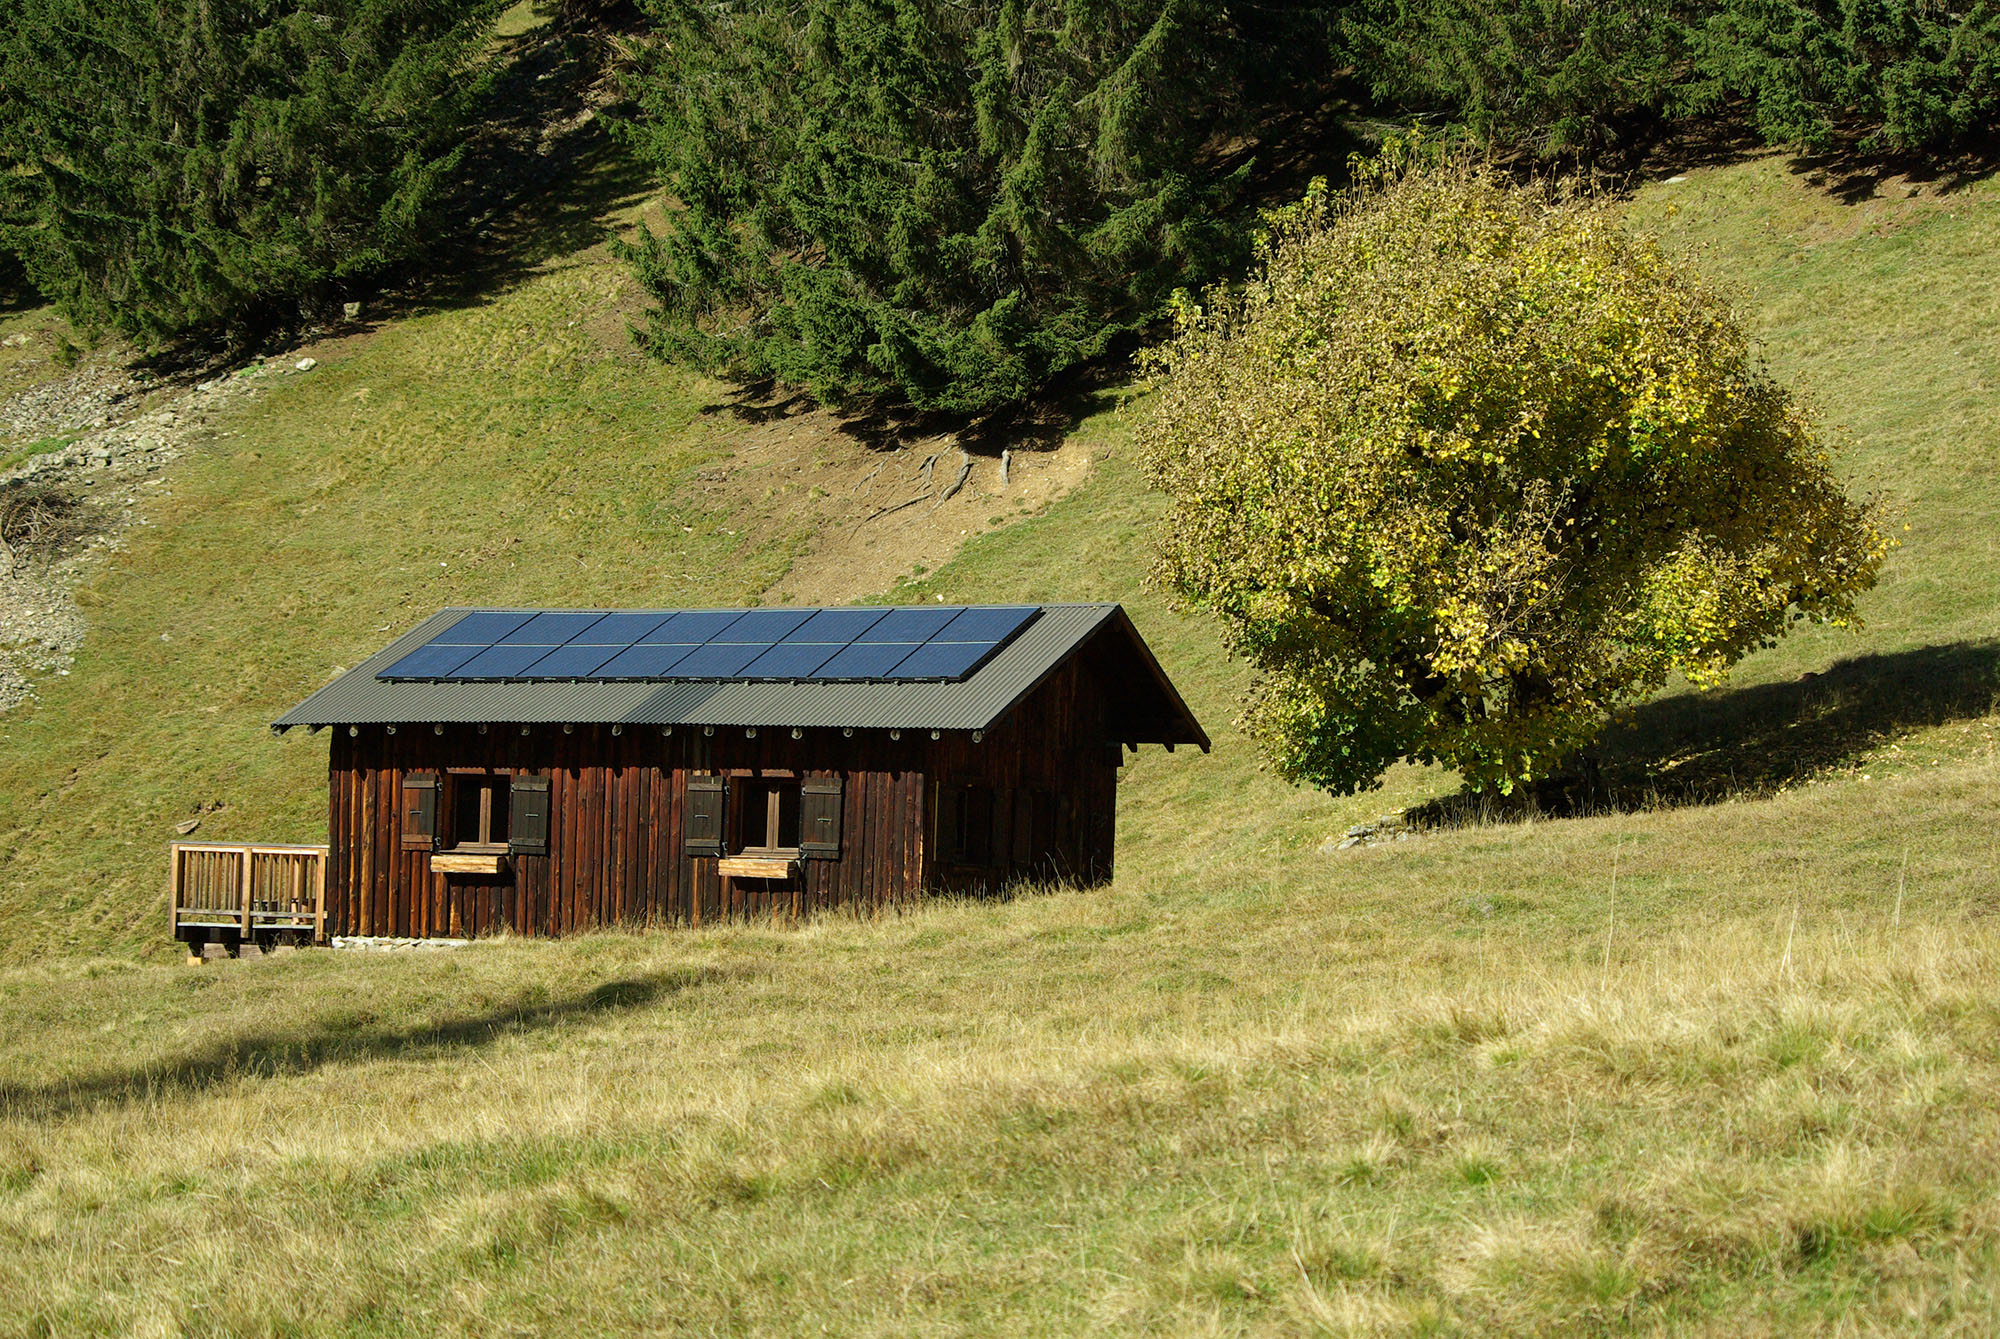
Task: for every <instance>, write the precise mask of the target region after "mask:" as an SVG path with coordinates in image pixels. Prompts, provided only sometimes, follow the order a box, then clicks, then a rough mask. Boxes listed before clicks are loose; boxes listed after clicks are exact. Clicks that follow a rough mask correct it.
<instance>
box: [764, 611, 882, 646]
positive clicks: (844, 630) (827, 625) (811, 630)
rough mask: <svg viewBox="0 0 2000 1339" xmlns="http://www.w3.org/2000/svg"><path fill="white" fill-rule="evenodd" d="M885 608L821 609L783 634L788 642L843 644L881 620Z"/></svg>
mask: <svg viewBox="0 0 2000 1339" xmlns="http://www.w3.org/2000/svg"><path fill="white" fill-rule="evenodd" d="M888 612H889V611H888V610H886V609H822V610H820V611H819V612H818V613H815V614H814V615H813V616H812V617H811V618H809V619H807V620H806V621H805V622H803V623H801V624H799V625H798V626H797V627H796V628H793V629H792V630H791V631H790V632H788V633H786V634H785V640H786V641H788V642H830V643H832V644H834V645H837V646H845V645H847V644H848V643H849V642H851V641H853V640H854V639H855V638H856V637H859V636H860V635H861V634H862V633H864V632H866V631H868V629H870V628H872V627H874V626H875V625H876V624H877V623H880V622H881V621H882V618H883V616H884V615H885V614H887V613H888Z"/></svg>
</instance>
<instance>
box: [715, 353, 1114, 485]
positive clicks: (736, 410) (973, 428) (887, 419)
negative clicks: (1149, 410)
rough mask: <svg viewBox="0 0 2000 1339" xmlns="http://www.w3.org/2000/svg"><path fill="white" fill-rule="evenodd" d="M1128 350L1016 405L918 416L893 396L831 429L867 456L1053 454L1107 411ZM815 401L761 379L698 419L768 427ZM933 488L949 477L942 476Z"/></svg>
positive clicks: (850, 408) (854, 409) (844, 416)
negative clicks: (950, 442) (943, 443)
mask: <svg viewBox="0 0 2000 1339" xmlns="http://www.w3.org/2000/svg"><path fill="white" fill-rule="evenodd" d="M1131 371H1132V369H1131V361H1130V351H1129V350H1128V351H1126V352H1125V353H1124V354H1123V355H1121V356H1119V357H1116V358H1113V357H1109V356H1107V357H1105V358H1102V359H1098V360H1095V361H1092V362H1089V363H1084V364H1080V365H1078V366H1077V367H1073V368H1071V369H1069V370H1068V371H1066V372H1064V373H1062V374H1061V375H1060V376H1058V377H1057V378H1056V379H1055V380H1054V381H1053V382H1051V383H1050V385H1049V386H1048V387H1047V388H1046V389H1045V390H1042V391H1039V392H1037V393H1036V394H1034V395H1031V396H1029V397H1028V398H1026V399H1024V400H1022V401H1021V402H1019V403H1017V404H1011V405H1004V406H1002V407H1001V408H999V409H996V410H994V411H992V412H990V413H985V414H947V413H941V412H937V411H934V410H922V409H917V408H914V407H912V406H910V405H908V404H904V403H900V402H898V401H896V400H894V399H893V398H890V397H886V396H885V397H883V398H882V399H881V400H879V401H866V402H857V403H853V404H849V405H846V406H844V407H841V408H835V409H833V410H832V411H831V412H832V413H833V414H834V415H835V418H836V422H835V424H834V426H835V428H836V430H837V431H839V432H841V433H842V434H844V435H846V436H847V437H850V438H852V439H854V440H855V441H857V442H859V443H861V444H862V445H863V446H865V447H867V448H868V449H869V450H871V451H899V450H901V449H902V448H904V447H906V446H908V445H910V444H911V443H913V442H920V441H924V440H926V439H934V438H938V437H945V436H951V437H955V438H956V439H957V442H956V445H958V446H960V447H963V448H964V449H965V451H966V452H967V454H969V455H974V456H985V457H988V458H997V457H998V456H999V454H1000V453H1001V452H1002V451H1016V452H1040V451H1054V450H1056V449H1057V448H1059V447H1061V446H1062V444H1063V442H1064V440H1065V439H1067V438H1068V437H1069V435H1070V434H1071V433H1072V432H1074V431H1075V430H1076V425H1077V424H1078V423H1080V422H1082V421H1083V420H1084V419H1086V418H1088V417H1090V416H1091V415H1093V414H1096V413H1099V412H1101V411H1103V410H1104V409H1107V408H1109V407H1110V406H1111V405H1112V404H1113V403H1115V401H1116V397H1117V395H1118V392H1119V390H1120V389H1121V388H1122V387H1124V386H1125V385H1126V383H1127V382H1128V380H1129V378H1130V376H1131ZM819 407H820V406H819V404H818V402H817V401H815V400H814V399H813V397H812V396H811V395H810V394H808V393H807V392H805V391H802V390H799V389H797V388H796V387H791V386H784V385H780V384H779V383H778V382H776V381H775V380H772V379H770V378H765V379H763V380H761V381H755V382H750V383H747V384H745V385H742V386H740V387H738V388H737V389H736V391H735V392H734V393H732V394H731V395H730V396H729V397H728V398H727V399H725V400H721V401H718V402H716V403H714V404H710V405H704V406H703V407H702V413H704V414H709V415H718V414H726V415H728V416H729V417H730V418H732V419H735V420H736V421H737V422H739V423H745V424H750V425H753V426H754V425H759V424H765V423H774V422H778V421H780V420H783V419H787V418H794V417H798V416H800V415H804V414H810V413H813V412H814V411H815V410H817V409H818V408H819ZM941 475H942V477H940V478H939V480H938V482H939V483H940V484H943V483H945V482H947V481H948V480H949V478H950V474H949V472H948V471H945V472H941Z"/></svg>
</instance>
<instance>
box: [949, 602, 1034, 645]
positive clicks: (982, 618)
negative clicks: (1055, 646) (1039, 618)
mask: <svg viewBox="0 0 2000 1339" xmlns="http://www.w3.org/2000/svg"><path fill="white" fill-rule="evenodd" d="M1035 612H1036V611H1035V610H1033V609H1020V608H1008V607H1002V608H973V609H961V610H960V611H959V613H958V617H956V618H954V619H952V621H951V622H950V623H948V624H946V625H945V629H944V631H943V632H940V633H938V634H937V635H936V636H935V637H933V638H931V640H932V641H934V642H996V643H997V642H1004V641H1006V640H1007V639H1008V638H1009V637H1012V636H1013V635H1014V634H1015V633H1017V632H1019V631H1020V630H1021V628H1022V627H1023V626H1024V625H1025V624H1026V623H1027V621H1028V620H1029V619H1031V618H1033V617H1034V616H1035Z"/></svg>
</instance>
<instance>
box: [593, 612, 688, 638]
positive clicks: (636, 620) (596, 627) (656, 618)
mask: <svg viewBox="0 0 2000 1339" xmlns="http://www.w3.org/2000/svg"><path fill="white" fill-rule="evenodd" d="M666 621H667V611H666V610H664V609H655V610H653V611H652V612H651V613H645V614H606V615H605V616H604V617H603V618H600V619H598V620H597V622H595V623H593V624H591V625H590V640H591V641H592V642H594V643H597V644H599V645H603V646H630V645H632V643H634V642H643V641H648V640H650V637H649V635H648V634H650V633H651V632H652V631H653V630H654V629H655V628H657V627H659V626H660V624H662V623H664V622H666ZM688 640H689V642H690V643H693V642H695V641H697V640H699V639H698V638H689V639H688Z"/></svg>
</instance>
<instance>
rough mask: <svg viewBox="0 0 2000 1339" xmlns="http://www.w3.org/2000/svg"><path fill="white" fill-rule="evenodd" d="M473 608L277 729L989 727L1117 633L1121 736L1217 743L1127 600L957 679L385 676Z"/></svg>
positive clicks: (1007, 650) (1065, 616)
mask: <svg viewBox="0 0 2000 1339" xmlns="http://www.w3.org/2000/svg"><path fill="white" fill-rule="evenodd" d="M468 612H472V611H470V610H468V609H464V608H452V609H445V610H441V611H439V612H438V613H436V614H433V615H432V616H431V617H429V618H427V619H425V620H424V621H423V622H421V623H419V624H418V625H417V626H416V627H414V628H412V629H410V631H408V632H406V633H404V634H403V635H402V636H401V637H398V638H397V639H396V640H395V641H393V642H391V643H390V644H389V645H388V646H386V647H385V648H383V649H382V650H381V651H380V652H378V653H376V654H375V655H373V656H371V657H369V658H368V659H367V660H366V661H364V662H363V663H362V664H360V665H358V666H356V667H355V668H354V669H351V670H349V671H347V672H346V673H345V674H343V675H341V676H340V677H339V678H337V679H335V680H334V681H333V682H332V683H330V684H328V685H327V686H326V687H324V688H322V689H320V690H319V691H318V692H316V693H314V694H313V695H312V696H311V697H309V698H307V699H306V700H305V701H304V702H301V703H300V704H299V705H298V706H296V707H294V708H292V710H290V711H288V712H286V713H285V714H284V715H283V716H281V717H279V718H278V719H277V721H275V722H274V723H273V724H274V726H275V727H276V728H277V729H280V730H286V729H290V728H291V727H292V726H295V725H385V724H405V723H423V724H431V723H461V722H462V723H471V722H495V723H520V724H531V723H550V724H578V725H586V724H621V725H740V726H753V725H754V726H759V727H767V726H768V727H773V728H783V727H790V726H797V727H801V728H806V729H812V728H834V729H843V728H844V729H855V730H983V729H986V728H988V727H990V726H991V725H993V724H994V722H996V721H998V720H999V719H1000V718H1001V717H1002V716H1004V715H1005V714H1006V713H1007V711H1008V710H1009V709H1010V708H1012V707H1013V706H1014V704H1015V703H1017V702H1019V701H1020V700H1021V699H1022V698H1024V697H1026V696H1027V695H1028V693H1029V692H1031V691H1032V690H1033V689H1034V688H1035V686H1036V685H1037V684H1039V683H1041V682H1042V680H1043V679H1045V678H1047V677H1048V675H1049V674H1050V673H1051V672H1052V671H1053V670H1054V669H1055V668H1056V667H1057V666H1058V665H1060V664H1062V663H1063V662H1064V661H1065V660H1067V659H1068V658H1069V657H1070V656H1072V655H1074V654H1076V652H1077V651H1079V650H1080V649H1081V648H1083V647H1084V646H1085V645H1086V644H1089V643H1091V642H1093V641H1094V640H1096V639H1098V638H1100V637H1103V638H1105V639H1106V643H1105V646H1106V650H1107V651H1108V652H1109V653H1110V654H1112V655H1114V656H1118V657H1120V658H1124V657H1130V664H1129V666H1127V667H1125V668H1126V669H1128V670H1129V672H1121V673H1117V674H1115V675H1107V676H1105V677H1106V683H1105V688H1106V690H1107V692H1109V693H1110V694H1111V695H1112V699H1113V710H1114V713H1115V715H1116V716H1117V717H1118V720H1117V721H1116V722H1115V725H1114V728H1116V729H1118V731H1119V737H1120V738H1121V739H1123V740H1125V741H1127V742H1130V743H1134V744H1195V745H1199V746H1200V747H1202V748H1204V749H1206V748H1207V747H1208V736H1207V735H1206V734H1205V733H1203V731H1202V728H1201V725H1200V724H1199V723H1198V722H1197V721H1196V720H1195V719H1194V716H1193V714H1192V713H1191V712H1190V711H1189V710H1188V708H1187V704H1186V703H1185V702H1184V701H1182V700H1181V696H1180V694H1179V693H1178V692H1176V691H1175V689H1174V686H1173V684H1172V683H1171V682H1169V681H1168V679H1167V677H1166V674H1165V673H1164V672H1163V671H1162V670H1161V669H1160V667H1159V662H1158V661H1156V660H1155V659H1154V658H1153V654H1152V652H1151V651H1150V650H1149V649H1148V648H1147V646H1146V644H1145V642H1144V641H1143V640H1142V639H1141V638H1140V636H1139V633H1138V630H1137V629H1136V628H1134V627H1133V626H1132V621H1131V619H1130V618H1128V617H1127V616H1126V614H1125V611H1124V609H1123V608H1122V607H1120V606H1119V605H1116V604H1051V605H1043V606H1042V615H1041V617H1040V618H1037V619H1036V620H1035V621H1034V622H1033V623H1031V624H1029V625H1028V626H1027V627H1026V628H1025V629H1023V630H1022V632H1021V634H1020V635H1019V636H1017V637H1016V638H1014V640H1013V641H1011V642H1009V643H1008V644H1007V645H1006V646H1004V647H1002V648H1001V649H1000V651H999V652H998V653H996V654H995V655H994V656H993V658H992V659H990V660H988V661H987V662H986V663H985V664H984V665H982V666H980V667H979V668H978V669H977V670H976V671H974V672H973V673H972V674H971V675H970V676H969V677H968V678H966V679H964V680H962V681H960V682H957V683H908V682H905V683H842V682H823V683H811V682H786V683H769V682H750V681H743V680H704V681H688V680H682V681H674V682H522V681H510V682H484V683H473V682H464V683H441V682H413V681H408V680H399V681H392V680H384V679H378V678H376V677H375V676H376V674H377V673H379V672H380V671H381V670H383V669H386V668H388V667H389V666H390V665H393V664H395V663H396V662H397V661H398V660H400V659H402V658H403V657H404V656H405V655H407V654H409V653H410V652H411V651H414V650H415V649H416V648H417V647H419V646H422V645H424V644H425V643H426V642H428V641H430V640H431V639H432V638H433V637H435V636H436V635H437V634H438V633H440V632H442V631H443V630H444V629H446V628H448V627H450V626H451V625H452V624H453V623H455V622H456V621H457V620H458V619H459V618H461V617H463V616H464V615H465V614H467V613H468ZM510 612H512V611H510ZM533 612H540V611H533ZM593 612H595V611H593Z"/></svg>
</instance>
